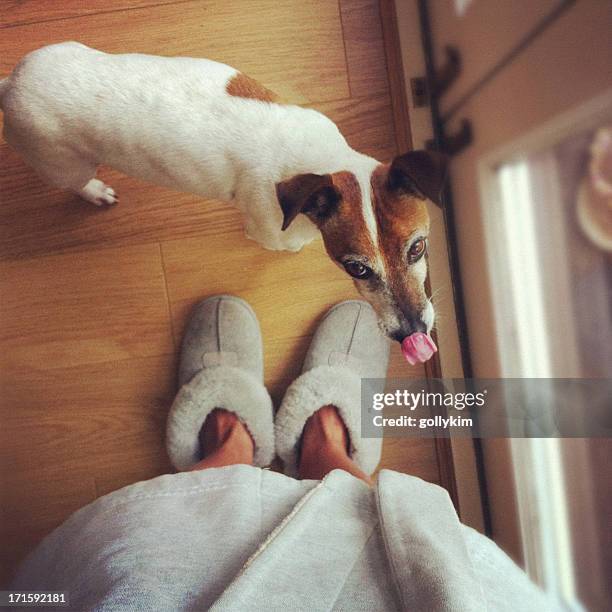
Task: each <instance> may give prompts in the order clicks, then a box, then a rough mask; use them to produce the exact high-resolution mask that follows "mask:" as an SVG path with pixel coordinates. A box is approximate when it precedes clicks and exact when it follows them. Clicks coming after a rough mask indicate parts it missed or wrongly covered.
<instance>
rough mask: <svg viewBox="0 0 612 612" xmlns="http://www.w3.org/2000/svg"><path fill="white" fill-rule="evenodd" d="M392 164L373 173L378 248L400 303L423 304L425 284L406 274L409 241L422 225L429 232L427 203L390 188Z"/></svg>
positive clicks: (373, 198) (382, 166)
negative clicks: (406, 251) (406, 255)
mask: <svg viewBox="0 0 612 612" xmlns="http://www.w3.org/2000/svg"><path fill="white" fill-rule="evenodd" d="M388 173H389V165H380V166H379V167H378V168H376V170H374V172H373V173H372V179H371V186H372V206H373V207H374V214H375V216H376V221H377V225H378V235H377V238H378V247H379V251H380V254H381V257H382V259H383V264H384V266H385V269H386V271H387V276H388V284H389V287H390V289H391V291H392V292H393V295H394V296H395V298H396V299H397V301H398V303H399V304H412V305H414V306H417V307H422V306H424V304H421V302H422V301H423V299H424V294H423V287H422V284H421V283H420V282H419V281H418V280H417V279H416V278H414V275H409V274H407V273H406V269H407V267H408V265H409V264H408V262H407V260H406V257H405V247H406V241H407V240H408V238H409V237H410V236H412V235H413V234H414V232H415V231H417V230H418V229H419V228H421V229H422V231H423V235H427V233H428V231H429V213H428V212H427V206H426V204H425V202H424V201H423V200H421V199H419V198H418V197H416V196H413V195H409V194H405V193H402V192H398V191H392V190H390V189H389V188H388V185H387V177H388Z"/></svg>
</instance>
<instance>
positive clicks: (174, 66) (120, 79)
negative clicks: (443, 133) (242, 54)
mask: <svg viewBox="0 0 612 612" xmlns="http://www.w3.org/2000/svg"><path fill="white" fill-rule="evenodd" d="M0 107H1V108H2V110H3V111H4V136H5V138H6V140H7V142H9V143H10V144H11V145H12V146H13V147H14V148H15V149H16V150H18V151H19V152H21V154H22V155H23V156H24V157H25V158H26V159H27V161H28V162H29V163H30V164H31V165H32V166H33V167H34V168H35V169H36V170H37V171H38V172H39V173H40V174H41V175H42V176H43V177H44V178H46V179H47V180H48V181H49V182H50V183H52V184H54V185H56V186H59V187H63V188H66V189H71V190H73V191H75V192H76V193H78V194H79V195H81V196H82V197H83V198H84V199H86V200H88V201H90V202H93V203H95V204H98V205H101V204H112V203H115V202H116V196H115V192H114V190H113V189H112V188H111V187H109V186H108V185H105V184H104V183H103V182H102V181H100V180H99V179H96V178H95V174H96V168H97V166H98V165H99V164H106V165H109V166H111V167H114V168H116V169H118V170H120V171H122V172H125V173H126V174H130V175H133V176H137V177H139V178H142V179H145V180H149V181H151V182H154V183H157V184H161V185H165V186H168V187H171V188H174V189H178V190H181V191H188V192H192V193H196V194H199V195H201V196H203V197H207V198H216V199H221V200H225V201H228V202H232V203H233V204H235V205H236V206H237V207H238V208H239V209H240V210H241V211H242V213H243V215H244V219H245V229H246V232H247V234H248V235H249V236H250V237H251V238H253V239H254V240H256V241H258V242H259V243H260V244H262V245H263V246H264V247H266V248H270V249H287V250H299V249H300V248H301V247H302V246H303V245H304V244H306V243H307V242H309V241H311V240H312V239H313V238H315V237H316V236H317V235H318V233H319V231H320V233H321V234H322V236H323V240H324V242H325V247H326V249H327V252H328V253H329V255H330V257H331V258H332V259H333V261H334V262H336V263H337V264H338V265H340V266H341V267H342V268H343V269H344V270H346V272H347V273H348V274H350V275H351V276H352V277H353V278H354V280H355V285H356V286H357V289H358V290H359V291H360V293H361V294H362V295H363V296H364V298H365V299H366V300H368V301H369V302H370V303H371V304H372V305H373V307H374V308H375V310H376V312H377V314H378V317H379V320H380V325H381V329H382V330H383V331H384V332H385V333H386V334H387V335H388V336H389V337H391V338H393V339H395V340H398V341H402V340H403V339H404V338H405V337H406V336H409V335H410V334H412V333H413V332H416V331H424V332H427V331H429V330H430V329H431V326H432V325H433V319H434V311H433V307H432V305H431V302H430V301H429V299H428V298H427V296H426V294H425V288H424V283H425V277H426V274H427V268H426V261H425V258H424V255H425V251H426V248H427V236H428V233H429V217H428V214H427V208H426V201H427V200H431V201H433V202H438V200H439V194H440V190H441V186H442V181H443V178H444V174H445V168H444V160H443V158H442V157H441V156H439V155H437V154H435V153H430V152H425V151H413V152H410V153H406V154H405V155H402V156H400V157H398V158H396V159H395V160H394V161H393V162H392V163H391V164H381V163H379V162H378V161H377V160H375V159H373V158H371V157H368V156H366V155H362V154H361V153H358V152H357V151H355V150H353V149H352V148H351V147H349V145H348V144H347V142H346V140H345V139H344V137H343V136H342V134H340V132H339V130H338V128H337V127H336V125H335V124H334V123H333V122H332V121H331V120H329V119H328V118H327V117H325V116H324V115H322V114H321V113H318V112H316V111H314V110H310V109H304V108H301V107H299V106H293V105H287V104H280V103H277V102H276V101H275V97H274V94H272V92H270V91H269V90H267V89H266V88H265V87H262V86H261V85H259V84H258V83H257V82H256V81H254V80H253V79H250V78H249V77H247V76H245V75H243V74H241V73H240V72H239V71H237V70H236V69H234V68H231V67H229V66H226V65H224V64H219V63H217V62H213V61H210V60H205V59H194V58H167V57H156V56H150V55H139V54H128V55H110V54H106V53H102V52H100V51H97V50H94V49H90V48H88V47H86V46H84V45H81V44H79V43H73V42H71V43H61V44H57V45H50V46H48V47H43V48H42V49H39V50H37V51H34V52H32V53H30V54H29V55H27V56H26V57H24V58H23V59H22V60H21V62H20V63H19V64H18V65H17V66H16V67H15V69H14V71H13V73H12V74H11V75H10V76H9V77H7V78H5V79H2V80H0ZM279 204H280V206H279Z"/></svg>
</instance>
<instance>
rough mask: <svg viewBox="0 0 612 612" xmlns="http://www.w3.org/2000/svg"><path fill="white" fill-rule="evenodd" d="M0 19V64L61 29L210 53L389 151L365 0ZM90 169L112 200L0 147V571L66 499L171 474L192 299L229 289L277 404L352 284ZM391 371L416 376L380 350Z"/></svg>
mask: <svg viewBox="0 0 612 612" xmlns="http://www.w3.org/2000/svg"><path fill="white" fill-rule="evenodd" d="M85 5H86V6H85ZM0 11H2V14H1V21H0V25H1V28H2V29H1V34H0V75H5V74H7V73H8V72H10V70H11V69H12V67H13V66H14V64H15V63H16V62H17V60H18V59H19V58H20V57H21V56H22V55H23V54H25V53H26V52H28V51H30V50H32V49H34V48H36V47H38V46H41V45H44V44H49V43H52V42H58V41H62V40H69V39H75V40H79V41H81V42H83V43H86V44H88V45H92V46H95V47H98V48H100V49H102V50H105V51H109V52H128V51H140V52H147V53H155V54H162V55H191V56H201V57H208V58H212V59H216V60H220V61H223V62H226V63H229V64H232V65H234V66H236V67H237V68H240V69H241V70H243V71H244V72H246V73H248V74H250V75H251V76H253V77H255V78H257V79H259V80H261V81H262V82H263V83H264V84H265V85H267V86H268V87H270V88H271V89H274V90H276V91H277V92H278V93H280V94H281V95H282V97H283V98H284V99H286V100H288V101H291V102H295V103H299V104H304V105H308V106H311V107H313V108H316V109H319V110H321V111H323V112H325V113H327V114H328V115H329V116H330V117H331V118H332V119H334V120H335V121H336V122H337V123H338V124H339V126H340V129H341V130H342V131H343V132H344V134H345V135H346V136H347V138H348V140H349V141H350V143H351V144H352V145H353V146H354V147H355V148H357V149H359V150H361V151H363V152H365V153H368V154H370V155H373V156H376V157H377V158H379V159H381V160H388V159H390V158H391V157H392V156H393V155H394V154H395V153H396V150H397V144H396V143H397V142H398V138H400V137H399V136H398V134H397V133H396V129H395V126H394V122H393V121H394V119H393V111H392V105H391V97H390V93H389V85H388V78H387V71H386V70H387V69H386V60H385V46H384V41H383V36H382V28H381V19H380V12H379V6H378V2H377V1H376V0H340V2H339V4H338V3H337V2H333V1H330V0H310V1H309V2H303V1H302V0H293V1H286V2H278V1H277V0H250V1H248V2H246V1H245V2H226V1H224V0H218V1H216V2H196V1H185V0H181V1H176V2H161V1H157V2H156V1H155V0H148V1H147V0H117V1H114V2H113V1H109V0H104V1H103V0H92V1H90V2H86V3H83V2H81V0H62V1H59V0H58V1H57V2H40V1H36V0H21V1H20V2H16V1H9V2H2V3H1V6H0ZM186 119H187V120H188V118H186ZM109 129H112V126H109ZM399 142H401V140H399ZM101 176H102V178H103V179H104V180H106V181H107V182H109V183H110V184H111V185H113V187H115V189H116V190H117V191H118V193H119V194H120V197H121V203H120V205H118V206H117V207H114V208H109V209H96V208H95V207H94V206H91V205H88V204H85V203H83V202H82V201H80V200H78V199H77V198H76V197H74V196H73V195H70V194H69V193H65V192H62V191H59V190H55V189H51V188H49V187H48V186H47V185H45V184H44V183H43V182H42V181H41V180H40V179H39V178H38V177H37V176H36V175H35V174H34V173H33V172H32V171H31V170H30V169H29V168H28V167H27V166H26V165H25V163H24V162H23V161H22V160H21V158H20V157H19V155H17V154H16V153H15V152H13V151H11V150H10V149H9V148H8V147H7V145H6V144H5V143H4V142H1V143H0V198H1V203H0V225H1V227H2V235H1V242H0V257H1V259H2V262H1V280H0V291H1V293H2V299H1V312H0V324H1V329H0V334H1V337H0V340H1V346H0V355H1V358H0V359H1V363H0V367H1V400H2V413H1V432H2V433H1V440H0V462H1V470H0V474H1V482H0V485H1V487H2V492H1V496H2V526H1V532H0V541H1V542H2V546H1V547H0V548H1V555H2V562H3V565H4V567H3V570H2V579H3V581H5V580H6V578H7V576H9V575H10V573H11V571H12V569H13V568H14V566H15V564H16V563H17V562H18V561H19V559H21V558H22V557H23V555H24V554H25V553H27V552H28V551H29V550H31V549H32V547H33V546H34V545H35V544H36V543H37V542H38V541H39V540H40V539H41V537H43V536H44V535H45V534H46V533H48V532H49V531H50V530H51V529H53V528H54V527H55V526H57V525H58V524H59V523H61V522H62V521H63V520H64V519H65V518H66V517H67V516H68V515H69V514H70V513H71V512H73V511H74V510H76V509H77V508H79V507H81V506H83V505H84V504H87V503H88V502H90V501H92V500H93V499H95V498H96V497H98V496H99V495H102V494H104V493H108V492H109V491H113V490H115V489H117V488H119V487H122V486H125V485H128V484H130V483H133V482H135V481H138V480H142V479H146V478H150V477H153V476H156V475H159V474H163V473H166V472H169V471H171V467H170V465H169V462H168V459H167V457H166V454H165V451H164V440H163V430H164V422H165V418H166V412H167V410H168V406H169V404H170V402H171V400H172V398H173V395H174V393H175V391H176V384H175V369H176V348H177V344H178V342H179V341H180V338H181V333H182V328H183V325H184V322H185V318H186V316H187V313H188V312H189V309H190V308H191V306H192V305H193V304H194V303H195V302H196V301H198V300H200V299H201V298H203V297H204V296H208V295H212V294H217V293H232V294H235V295H239V296H241V297H243V298H245V299H246V300H248V301H249V303H250V304H251V305H252V306H253V307H254V309H255V311H256V312H257V314H258V316H259V319H260V321H261V326H262V331H263V337H264V342H265V370H266V384H267V385H268V386H269V389H270V391H271V393H272V395H273V397H274V400H275V402H277V403H278V401H279V399H280V398H281V397H282V394H283V390H284V389H285V388H286V386H287V385H288V383H289V382H290V381H291V380H292V379H293V378H294V377H295V376H296V375H297V374H298V372H299V371H300V367H301V361H302V357H303V355H304V352H305V350H306V348H307V346H308V343H309V338H310V336H311V334H312V332H313V329H314V328H315V326H316V323H317V320H318V318H319V317H320V316H321V315H322V314H323V313H324V312H325V310H326V309H327V308H328V307H329V306H331V305H332V304H334V303H335V302H337V301H339V300H342V299H345V298H350V297H355V295H356V292H355V290H354V288H353V286H352V284H351V282H350V281H349V279H348V278H347V276H346V275H345V274H343V273H342V272H341V271H340V270H338V269H337V268H336V267H335V266H334V265H333V264H332V263H331V261H329V259H328V258H327V257H326V256H325V254H324V252H323V249H322V246H321V244H320V242H318V243H316V244H314V245H311V246H309V247H307V248H305V249H304V250H303V251H302V252H301V253H299V254H288V253H272V252H268V251H265V250H264V249H262V248H260V247H258V246H257V245H255V244H254V243H253V242H250V241H248V240H247V239H245V237H244V236H243V234H242V230H241V220H240V217H239V215H238V214H237V212H236V211H235V210H233V209H232V208H230V207H228V206H225V205H223V204H221V203H219V202H204V201H202V200H201V199H199V198H197V197H194V196H191V195H185V194H179V193H174V192H171V191H168V190H165V189H161V188H159V187H154V186H151V185H147V184H144V183H141V182H139V181H137V180H134V179H131V178H127V177H125V176H121V175H119V174H118V173H116V172H114V171H111V170H107V169H103V170H102V171H101ZM391 372H392V373H395V374H396V375H401V376H407V375H412V376H422V375H423V371H422V370H421V369H418V368H412V369H409V368H408V367H407V366H406V365H405V364H404V363H402V361H401V358H400V355H399V351H398V350H397V348H396V347H394V353H393V358H392V364H391ZM383 465H384V466H385V467H391V468H395V469H399V470H403V471H407V472H410V473H412V474H415V475H418V476H421V477H423V478H425V479H427V480H429V481H433V482H439V481H440V473H439V469H438V464H437V460H436V451H435V447H434V443H433V441H430V440H397V439H396V440H392V441H388V443H386V444H385V448H384V456H383Z"/></svg>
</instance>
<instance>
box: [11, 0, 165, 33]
mask: <svg viewBox="0 0 612 612" xmlns="http://www.w3.org/2000/svg"><path fill="white" fill-rule="evenodd" d="M159 4H177V2H176V0H110V2H109V0H87V2H83V0H61V2H57V1H56V2H41V0H3V2H2V3H0V28H6V27H13V26H17V25H23V24H25V23H40V22H45V21H54V20H57V19H66V18H67V17H82V16H84V15H91V14H93V13H108V12H111V11H121V10H125V9H134V8H142V7H145V6H155V5H159Z"/></svg>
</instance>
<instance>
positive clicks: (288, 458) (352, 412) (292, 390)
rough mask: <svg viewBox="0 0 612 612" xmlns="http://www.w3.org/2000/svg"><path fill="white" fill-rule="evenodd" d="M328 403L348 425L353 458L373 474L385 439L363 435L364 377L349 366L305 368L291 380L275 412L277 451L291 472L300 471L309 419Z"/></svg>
mask: <svg viewBox="0 0 612 612" xmlns="http://www.w3.org/2000/svg"><path fill="white" fill-rule="evenodd" d="M329 404H331V405H333V406H336V408H338V412H339V413H340V416H341V417H342V420H343V421H344V424H345V425H346V428H347V429H348V432H349V437H350V449H349V454H350V456H351V459H353V461H355V463H357V465H358V466H359V467H360V468H361V469H362V470H363V471H364V472H366V473H367V474H372V472H374V470H375V469H376V466H377V465H378V463H379V462H380V455H381V451H382V439H380V438H362V437H361V379H360V378H359V376H357V375H356V374H355V373H354V372H352V371H351V370H349V369H348V368H346V367H342V366H327V365H324V366H318V367H316V368H313V369H312V370H308V371H307V372H304V374H302V375H301V376H300V377H299V378H296V379H295V380H294V381H293V383H291V385H290V386H289V388H288V389H287V392H286V393H285V397H284V398H283V402H282V404H281V407H280V409H279V411H278V413H277V415H276V421H275V425H274V433H275V438H276V453H277V455H278V456H279V457H280V458H281V459H282V460H283V463H284V464H285V474H287V475H288V476H296V475H297V461H298V453H299V444H300V440H301V437H302V431H303V429H304V425H305V424H306V421H307V420H308V419H309V418H310V417H311V416H312V415H313V414H314V413H315V412H316V411H317V410H319V408H321V407H323V406H327V405H329Z"/></svg>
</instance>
